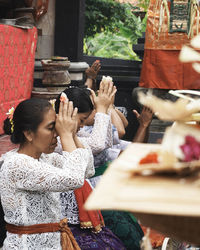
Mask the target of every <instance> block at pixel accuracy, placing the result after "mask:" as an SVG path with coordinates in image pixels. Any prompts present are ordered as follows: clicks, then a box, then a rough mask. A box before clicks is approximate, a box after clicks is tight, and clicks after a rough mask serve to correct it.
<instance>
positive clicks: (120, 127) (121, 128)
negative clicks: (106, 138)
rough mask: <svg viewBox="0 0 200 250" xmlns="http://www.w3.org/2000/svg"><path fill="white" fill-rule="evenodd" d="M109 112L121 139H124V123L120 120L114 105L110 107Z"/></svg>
mask: <svg viewBox="0 0 200 250" xmlns="http://www.w3.org/2000/svg"><path fill="white" fill-rule="evenodd" d="M109 110H110V115H111V122H112V124H113V125H114V126H115V127H116V129H117V131H118V135H119V138H122V137H123V136H124V135H125V133H126V131H125V127H124V124H123V121H122V119H121V118H120V116H119V114H118V112H117V109H115V108H114V106H113V105H112V106H111V107H110V109H109Z"/></svg>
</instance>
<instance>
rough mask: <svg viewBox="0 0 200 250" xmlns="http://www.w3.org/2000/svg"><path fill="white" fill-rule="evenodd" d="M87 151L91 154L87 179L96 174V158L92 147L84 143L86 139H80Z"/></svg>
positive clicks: (86, 173)
mask: <svg viewBox="0 0 200 250" xmlns="http://www.w3.org/2000/svg"><path fill="white" fill-rule="evenodd" d="M79 140H80V141H81V143H82V144H83V146H84V147H85V149H87V150H88V154H89V162H88V165H87V168H86V171H85V178H91V177H92V176H93V175H94V174H95V169H94V157H93V154H92V150H91V148H90V146H89V145H88V144H87V142H85V141H84V138H79Z"/></svg>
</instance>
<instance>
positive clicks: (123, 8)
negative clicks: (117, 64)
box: [84, 0, 149, 60]
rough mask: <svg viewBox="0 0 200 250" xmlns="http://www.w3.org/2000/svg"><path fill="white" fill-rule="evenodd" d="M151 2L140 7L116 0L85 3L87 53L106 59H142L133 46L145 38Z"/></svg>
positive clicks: (85, 50) (140, 1) (85, 47)
mask: <svg viewBox="0 0 200 250" xmlns="http://www.w3.org/2000/svg"><path fill="white" fill-rule="evenodd" d="M148 4H149V0H139V1H138V2H137V4H134V5H133V4H131V3H120V2H118V1H116V0H86V12H85V36H84V54H86V55H89V56H98V57H106V58H120V59H125V60H140V59H139V57H138V56H137V54H136V53H135V52H134V51H133V49H132V46H133V44H137V39H138V38H140V37H142V34H143V32H145V29H146V19H147V15H145V16H144V18H141V15H140V14H141V13H142V15H144V14H145V12H146V11H147V8H148Z"/></svg>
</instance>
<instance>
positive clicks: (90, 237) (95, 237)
mask: <svg viewBox="0 0 200 250" xmlns="http://www.w3.org/2000/svg"><path fill="white" fill-rule="evenodd" d="M69 228H70V229H71V231H72V233H73V235H74V237H75V239H76V241H77V242H78V244H79V246H80V248H81V250H126V248H125V247H124V245H123V243H122V242H121V241H120V240H119V239H118V238H117V237H116V236H115V235H114V234H113V233H112V232H111V231H110V230H109V229H108V228H105V227H104V228H103V229H102V231H101V232H100V233H98V234H95V233H91V230H90V229H80V227H79V225H70V224H69ZM132 249H133V248H132Z"/></svg>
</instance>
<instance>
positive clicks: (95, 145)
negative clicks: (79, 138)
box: [83, 113, 112, 155]
mask: <svg viewBox="0 0 200 250" xmlns="http://www.w3.org/2000/svg"><path fill="white" fill-rule="evenodd" d="M83 136H84V135H83ZM84 140H85V142H86V143H87V144H88V145H89V146H90V148H91V149H92V153H93V154H94V155H95V154H98V153H100V152H101V151H102V150H104V149H106V148H108V147H111V146H112V125H111V121H110V116H109V115H106V114H103V113H96V115H95V122H94V126H93V129H92V132H91V133H90V135H89V136H88V137H84Z"/></svg>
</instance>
